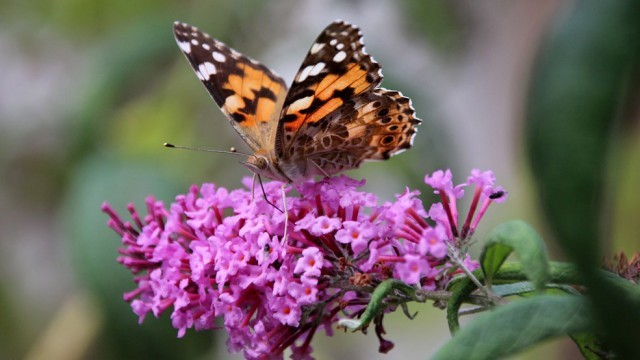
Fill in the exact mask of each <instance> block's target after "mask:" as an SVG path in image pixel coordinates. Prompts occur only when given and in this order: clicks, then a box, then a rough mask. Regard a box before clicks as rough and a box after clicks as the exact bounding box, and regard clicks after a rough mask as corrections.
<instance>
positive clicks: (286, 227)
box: [280, 184, 289, 247]
mask: <svg viewBox="0 0 640 360" xmlns="http://www.w3.org/2000/svg"><path fill="white" fill-rule="evenodd" d="M286 186H287V184H282V187H281V188H280V190H281V191H282V206H283V207H284V235H283V236H282V242H281V243H280V245H281V246H283V247H284V245H285V244H286V243H287V235H288V233H289V210H287V195H286V193H285V192H284V188H285V187H286Z"/></svg>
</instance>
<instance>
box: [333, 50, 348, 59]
mask: <svg viewBox="0 0 640 360" xmlns="http://www.w3.org/2000/svg"><path fill="white" fill-rule="evenodd" d="M346 58H347V53H346V52H344V51H340V52H339V53H337V54H336V56H334V57H333V61H334V62H341V61H342V60H344V59H346Z"/></svg>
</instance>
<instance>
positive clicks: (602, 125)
mask: <svg viewBox="0 0 640 360" xmlns="http://www.w3.org/2000/svg"><path fill="white" fill-rule="evenodd" d="M565 10H566V11H563V12H561V13H560V14H562V16H563V17H562V18H561V19H558V20H561V21H559V22H557V25H556V26H554V27H553V28H552V29H551V32H550V34H549V36H548V38H547V41H546V43H544V44H543V46H542V47H541V53H540V56H539V59H538V63H537V66H536V68H535V70H534V71H533V73H532V74H533V76H532V80H531V83H532V87H531V90H530V94H529V97H530V100H529V104H528V116H527V126H526V129H527V134H526V137H527V139H528V144H527V145H528V151H529V158H530V162H531V167H532V171H531V173H532V174H533V175H534V178H535V183H536V186H537V187H538V194H539V195H538V196H539V199H540V204H541V206H542V209H543V213H544V215H545V216H546V218H547V221H548V225H549V228H550V230H551V231H553V232H554V233H555V235H556V239H557V240H558V243H559V244H560V245H561V246H562V248H563V250H564V253H565V254H566V255H567V256H569V257H570V258H572V260H573V261H575V263H576V264H577V265H578V268H579V270H580V272H581V276H582V278H583V279H584V284H585V285H586V286H587V287H588V288H589V294H588V296H589V297H591V299H592V301H593V302H594V309H595V311H596V315H597V320H598V323H599V324H600V325H601V326H602V328H601V329H600V330H601V331H602V333H603V336H604V338H605V339H606V340H607V342H609V343H610V344H611V346H612V347H613V348H614V349H615V350H616V351H617V352H618V354H619V356H620V357H621V358H629V359H631V358H635V359H638V358H640V347H638V344H637V341H634V340H635V339H632V337H630V336H629V334H630V333H633V332H635V331H637V329H638V324H639V323H640V306H638V302H634V301H633V294H628V293H626V292H623V291H619V289H616V288H612V287H611V286H610V284H609V283H608V282H607V281H605V280H604V279H603V278H601V277H600V276H599V275H600V274H599V273H598V272H596V271H594V270H593V269H594V268H595V267H596V266H597V265H598V263H599V262H600V261H601V259H602V255H601V254H600V253H599V249H600V248H602V249H606V248H607V245H608V244H606V243H605V241H604V239H600V236H601V235H603V234H606V236H610V234H608V233H607V230H608V229H606V226H607V225H608V224H609V221H603V220H604V219H602V216H603V215H605V216H609V215H610V213H608V212H607V210H608V208H607V206H606V205H607V203H606V202H605V201H604V200H605V199H606V194H605V191H609V190H610V189H611V188H612V187H614V186H616V184H606V183H605V177H606V176H610V175H608V173H609V172H610V169H611V168H610V165H609V164H608V163H607V160H609V155H610V154H609V153H610V150H611V149H612V145H615V144H617V143H620V141H622V140H623V139H621V137H622V136H628V135H627V134H625V133H623V132H621V131H617V132H616V131H615V130H622V129H624V128H623V127H622V126H619V124H616V120H623V119H625V118H626V119H625V120H628V121H632V119H633V116H634V112H633V110H632V108H631V107H629V106H628V104H631V103H633V101H634V99H635V97H636V96H637V91H636V90H637V81H634V79H637V75H638V72H637V71H638V68H639V66H640V42H639V41H638V34H639V33H640V2H639V1H635V0H620V1H601V0H583V1H575V2H572V3H571V6H569V7H566V9H565ZM628 196H633V194H628ZM603 225H604V226H605V227H603Z"/></svg>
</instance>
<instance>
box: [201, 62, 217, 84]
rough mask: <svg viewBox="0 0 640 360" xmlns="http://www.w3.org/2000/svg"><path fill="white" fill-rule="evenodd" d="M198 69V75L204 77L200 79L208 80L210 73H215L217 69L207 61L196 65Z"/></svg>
mask: <svg viewBox="0 0 640 360" xmlns="http://www.w3.org/2000/svg"><path fill="white" fill-rule="evenodd" d="M198 71H199V72H200V75H202V77H203V78H204V79H201V80H209V78H210V77H211V75H215V73H216V71H217V70H216V66H215V65H213V64H212V63H210V62H208V61H207V62H204V63H202V64H200V66H198Z"/></svg>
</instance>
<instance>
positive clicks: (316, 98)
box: [174, 21, 421, 183]
mask: <svg viewBox="0 0 640 360" xmlns="http://www.w3.org/2000/svg"><path fill="white" fill-rule="evenodd" d="M174 34H175V38H176V41H177V42H178V45H179V46H180V49H182V51H183V52H184V54H185V55H186V57H187V59H188V60H189V62H190V63H191V66H192V67H193V69H194V70H195V72H196V75H197V76H198V78H199V79H200V80H201V81H202V83H203V84H204V86H205V87H206V88H207V90H208V91H209V94H211V97H213V99H214V100H215V102H216V103H217V104H218V106H219V107H220V108H221V109H222V111H223V112H224V114H225V115H226V116H227V118H228V119H229V121H230V122H231V125H232V126H233V127H234V128H235V129H236V131H237V132H238V133H239V134H240V136H241V137H242V139H243V140H244V141H245V142H246V143H247V145H249V147H250V148H251V149H252V150H253V155H251V156H249V158H248V159H247V161H246V162H243V164H244V165H246V166H247V167H248V168H249V169H251V170H252V171H253V172H254V173H255V174H258V175H264V176H266V177H268V178H271V179H274V180H280V181H284V182H285V183H290V182H293V181H298V180H301V179H306V178H310V177H313V176H317V175H324V176H330V175H333V174H336V173H338V172H340V171H342V170H347V169H353V168H356V167H358V166H359V165H360V164H361V163H362V162H363V161H365V160H385V159H388V158H389V157H390V156H392V155H395V154H398V153H400V152H402V151H404V150H405V149H408V148H409V147H411V144H412V141H413V137H414V135H415V133H416V131H417V129H416V126H417V125H418V124H420V122H421V121H420V120H419V119H417V118H416V117H415V116H414V110H413V108H412V106H411V100H409V98H406V97H404V96H402V94H400V93H399V92H397V91H391V90H387V89H383V88H380V87H378V85H379V84H380V82H381V81H382V73H381V71H380V65H379V64H378V63H376V62H375V61H374V60H373V59H372V58H371V56H370V55H369V54H367V53H366V52H365V51H364V44H363V42H362V33H361V32H360V30H359V29H358V28H357V27H355V26H353V25H351V24H348V23H346V22H342V21H336V22H333V23H331V24H330V25H329V26H327V28H326V29H324V31H322V33H321V34H320V36H319V37H318V38H317V39H316V41H315V43H314V44H313V45H312V46H311V49H310V50H309V53H308V54H307V57H306V58H305V59H304V61H303V63H302V66H301V67H300V70H299V71H298V74H297V75H296V77H295V79H294V81H293V84H292V85H291V88H290V89H289V90H288V91H287V85H286V84H285V82H284V80H282V78H281V77H279V76H278V75H276V74H275V73H274V72H273V71H271V70H269V69H268V68H267V67H265V66H264V65H262V64H260V63H258V62H257V61H255V60H253V59H250V58H248V57H246V56H244V55H242V54H240V53H238V52H237V51H235V50H234V49H231V48H230V47H228V46H227V45H225V44H223V43H222V42H220V41H218V40H215V39H213V38H211V37H210V36H209V35H207V34H205V33H203V32H201V31H200V30H198V29H197V28H195V27H193V26H190V25H187V24H185V23H181V22H176V23H175V24H174Z"/></svg>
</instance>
